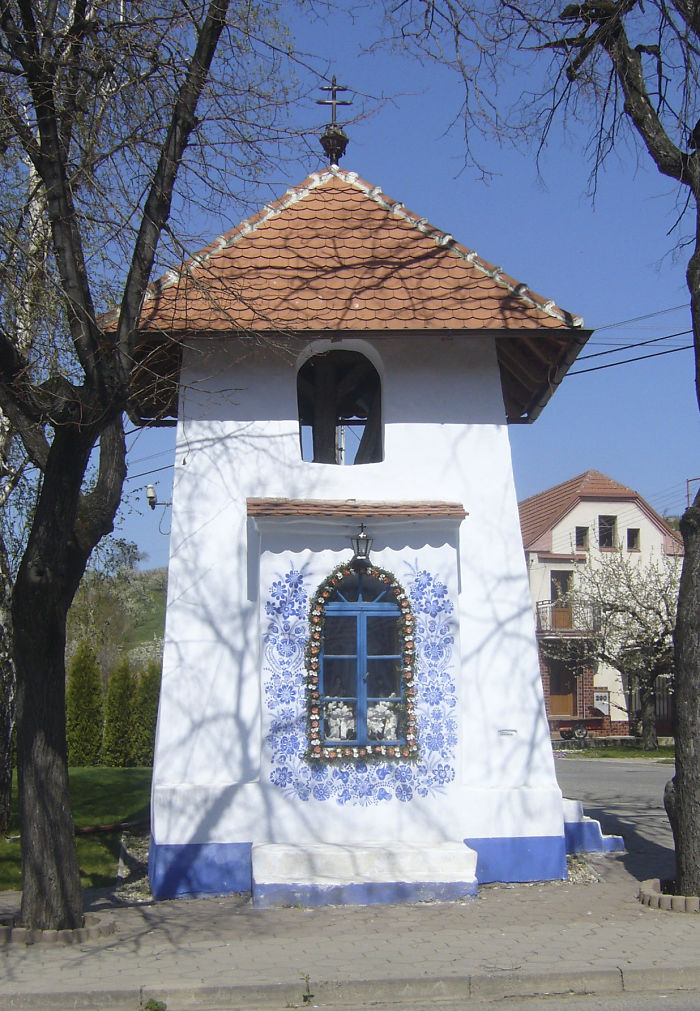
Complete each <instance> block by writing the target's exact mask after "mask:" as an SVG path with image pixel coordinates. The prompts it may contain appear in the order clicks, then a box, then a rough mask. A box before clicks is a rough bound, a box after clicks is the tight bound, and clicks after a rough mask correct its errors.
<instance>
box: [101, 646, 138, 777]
mask: <svg viewBox="0 0 700 1011" xmlns="http://www.w3.org/2000/svg"><path fill="white" fill-rule="evenodd" d="M135 687H136V685H135V680H134V675H133V674H132V673H131V669H130V667H129V663H128V661H126V660H124V661H122V663H120V664H118V665H117V666H116V667H115V668H114V670H113V671H112V674H111V676H110V679H109V683H108V685H107V700H106V702H105V725H104V734H103V737H102V764H103V765H112V766H114V767H115V768H117V769H124V768H126V767H127V766H129V765H133V764H134V761H133V757H132V754H131V718H132V711H133V702H134V690H135Z"/></svg>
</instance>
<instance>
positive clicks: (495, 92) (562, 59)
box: [385, 0, 700, 895]
mask: <svg viewBox="0 0 700 1011" xmlns="http://www.w3.org/2000/svg"><path fill="white" fill-rule="evenodd" d="M385 10H386V14H387V18H388V20H389V23H390V24H391V26H392V31H393V32H394V33H395V34H394V40H395V41H396V42H397V44H400V45H401V47H402V49H404V50H406V49H412V50H413V51H414V52H415V53H417V55H418V56H419V57H420V58H421V59H426V58H427V59H431V60H435V61H437V62H440V63H442V64H448V65H450V66H452V67H453V68H454V69H455V71H456V72H457V74H458V75H459V76H460V78H461V80H462V81H463V83H464V102H463V106H462V109H461V114H462V116H463V122H464V127H465V137H466V143H467V153H468V155H470V156H471V158H472V160H473V161H477V157H476V154H475V148H474V147H473V144H472V142H473V139H474V135H475V133H481V134H486V135H494V134H495V135H496V136H498V137H500V138H501V139H511V140H513V141H514V142H515V143H522V142H523V141H526V142H528V141H529V142H531V143H534V144H535V146H536V147H537V148H538V150H541V149H542V148H543V147H544V146H545V145H546V143H547V140H548V139H549V138H550V135H551V132H552V130H553V128H554V126H555V125H556V124H557V123H558V122H559V123H561V122H562V121H563V122H564V124H565V125H566V124H567V123H568V124H569V125H571V127H572V128H573V129H574V132H575V133H576V134H579V133H580V131H581V130H585V129H586V128H587V129H588V134H587V138H588V139H587V145H586V153H587V155H588V156H589V158H590V162H591V182H592V187H593V188H594V189H595V186H596V183H597V179H598V174H599V171H600V170H601V169H602V168H603V166H604V164H605V160H606V158H607V157H608V156H609V155H611V154H613V152H615V154H618V153H619V151H620V150H625V154H626V153H627V151H626V149H625V148H624V145H625V143H626V142H629V141H630V140H631V142H632V146H633V147H636V148H637V151H638V152H639V154H640V156H641V157H647V158H649V159H651V162H652V164H653V165H655V166H656V168H657V169H658V171H659V172H660V173H661V174H662V175H664V176H666V177H667V178H669V179H671V180H673V181H674V182H675V183H676V184H677V185H678V208H677V209H676V210H674V212H673V218H672V221H671V225H673V224H676V223H677V222H678V221H679V220H680V219H683V218H685V212H687V219H688V223H689V225H690V229H691V234H692V239H691V240H690V241H689V242H688V245H689V247H690V250H691V255H690V259H689V261H688V267H687V271H686V280H687V285H688V291H689V294H690V311H691V317H692V324H693V334H694V346H695V382H696V391H697V396H698V404H699V406H700V121H698V119H697V117H698V112H699V110H700V103H699V98H700V95H699V93H698V92H699V82H700V7H698V5H697V4H696V3H692V2H688V0H671V2H670V3H666V2H665V0H644V2H642V0H583V2H582V3H568V4H564V3H563V2H562V4H561V5H555V6H554V7H553V6H552V4H551V3H550V2H549V0H525V2H523V3H518V4H513V3H510V2H506V0H484V2H483V3H479V4H476V3H473V2H471V0H404V2H402V3H399V4H387V5H386V7H385ZM521 82H522V87H519V85H520V83H521ZM514 93H515V97H514ZM508 96H510V100H509V97H508ZM691 222H692V224H691ZM680 528H681V533H682V535H683V540H684V545H685V558H684V563H683V575H682V579H681V587H680V596H679V602H678V623H677V627H676V633H675V665H676V775H675V792H676V798H677V811H678V820H677V832H676V863H677V880H676V885H677V888H678V889H679V891H680V892H681V893H682V894H686V895H700V759H699V758H698V756H699V755H700V493H698V496H697V497H696V498H695V501H694V502H693V504H692V505H691V506H690V507H689V509H688V510H687V511H686V513H685V515H684V517H683V519H682V521H681V525H680Z"/></svg>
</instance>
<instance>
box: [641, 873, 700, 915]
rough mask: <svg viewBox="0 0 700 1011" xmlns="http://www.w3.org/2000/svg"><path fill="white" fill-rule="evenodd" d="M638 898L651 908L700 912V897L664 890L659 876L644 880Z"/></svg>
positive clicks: (678, 911)
mask: <svg viewBox="0 0 700 1011" xmlns="http://www.w3.org/2000/svg"><path fill="white" fill-rule="evenodd" d="M637 898H638V899H639V901H640V902H641V903H642V905H643V906H649V907H650V908H651V909H664V910H666V911H667V912H670V913H700V898H698V896H697V895H670V894H668V893H666V892H664V891H663V887H662V884H661V881H660V880H659V879H658V878H649V880H648V881H642V883H641V885H640V886H639V892H638V893H637Z"/></svg>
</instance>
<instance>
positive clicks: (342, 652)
mask: <svg viewBox="0 0 700 1011" xmlns="http://www.w3.org/2000/svg"><path fill="white" fill-rule="evenodd" d="M323 652H324V653H325V655H326V656H348V655H350V656H354V655H355V653H356V652H357V619H356V618H355V617H354V616H349V617H347V618H346V617H340V616H336V615H327V616H326V624H325V628H324V630H323Z"/></svg>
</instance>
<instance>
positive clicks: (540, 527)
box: [518, 470, 678, 550]
mask: <svg viewBox="0 0 700 1011" xmlns="http://www.w3.org/2000/svg"><path fill="white" fill-rule="evenodd" d="M582 499H596V500H602V501H605V500H610V499H616V500H619V501H637V502H638V503H640V504H641V505H643V506H644V508H645V510H646V511H647V512H648V513H649V514H650V515H652V516H653V517H654V518H655V519H656V520H657V521H658V523H659V524H660V525H661V526H662V527H663V528H664V530H666V531H668V533H670V534H671V535H672V536H673V537H674V539H676V540H677V539H678V534H677V533H676V532H675V530H672V529H671V528H670V527H669V526H668V524H667V523H666V522H665V520H663V519H662V517H661V516H659V515H658V513H656V512H655V511H654V510H653V509H652V508H651V506H650V505H648V503H646V502H645V501H644V499H643V498H642V496H641V495H640V494H639V492H637V491H635V490H634V489H633V488H628V487H627V485H624V484H620V482H619V481H613V479H612V478H611V477H607V476H606V475H605V474H601V473H600V471H598V470H587V471H586V472H585V473H583V474H579V475H578V476H577V477H572V478H571V479H570V480H569V481H564V482H563V483H562V484H557V485H555V486H554V487H553V488H547V489H546V490H545V491H541V492H539V493H538V494H537V495H532V496H531V497H530V498H526V499H523V501H522V502H519V503H518V510H519V512H520V529H521V532H522V537H523V546H524V547H525V550H527V549H528V548H529V547H530V545H531V544H533V543H534V542H535V541H536V540H537V539H538V538H539V537H541V536H542V535H543V534H544V533H546V531H547V530H550V529H551V528H552V527H553V526H554V525H555V523H557V522H558V520H560V519H561V517H562V516H564V515H565V514H566V513H567V512H568V511H569V510H570V509H571V508H572V507H573V506H574V505H575V504H576V503H577V502H579V501H581V500H582Z"/></svg>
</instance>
